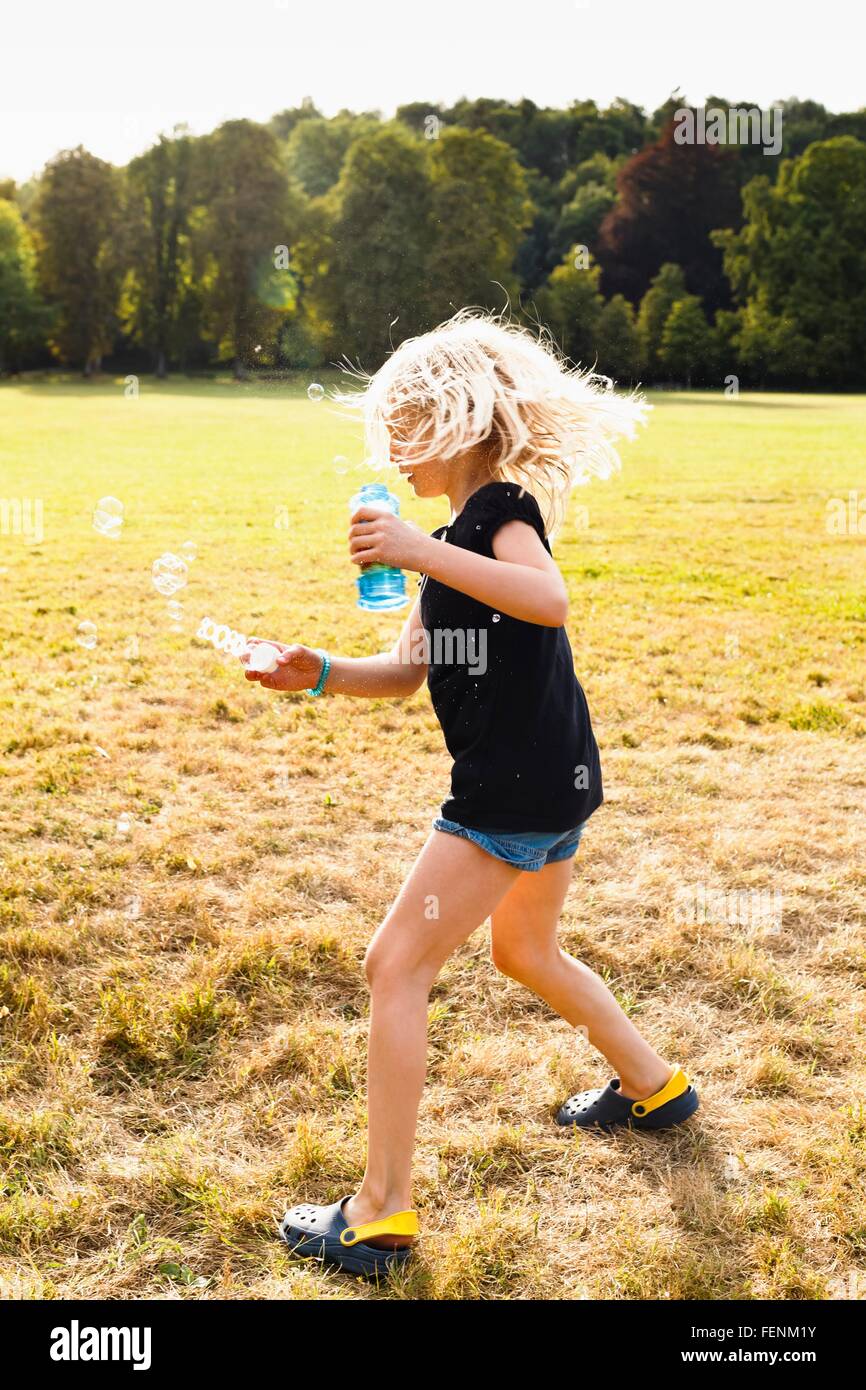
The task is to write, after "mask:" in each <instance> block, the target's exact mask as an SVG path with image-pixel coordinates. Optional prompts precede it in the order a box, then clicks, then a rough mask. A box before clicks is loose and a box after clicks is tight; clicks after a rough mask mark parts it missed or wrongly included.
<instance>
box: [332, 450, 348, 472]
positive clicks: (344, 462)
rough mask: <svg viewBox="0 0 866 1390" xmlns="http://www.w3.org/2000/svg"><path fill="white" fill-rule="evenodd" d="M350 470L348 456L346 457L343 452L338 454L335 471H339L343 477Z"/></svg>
mask: <svg viewBox="0 0 866 1390" xmlns="http://www.w3.org/2000/svg"><path fill="white" fill-rule="evenodd" d="M348 471H349V460H348V459H347V458H344V457H343V455H342V454H337V456H336V458H335V459H334V472H335V473H338V474H339V475H340V477H342V476H343V474H344V473H348Z"/></svg>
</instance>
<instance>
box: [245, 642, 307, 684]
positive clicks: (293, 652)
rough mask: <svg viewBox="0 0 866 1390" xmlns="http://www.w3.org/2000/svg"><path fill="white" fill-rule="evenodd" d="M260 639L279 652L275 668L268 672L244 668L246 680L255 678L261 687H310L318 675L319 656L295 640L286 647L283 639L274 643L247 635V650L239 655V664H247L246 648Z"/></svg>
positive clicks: (247, 654) (247, 652) (247, 653)
mask: <svg viewBox="0 0 866 1390" xmlns="http://www.w3.org/2000/svg"><path fill="white" fill-rule="evenodd" d="M264 640H267V641H268V642H269V643H270V645H271V646H272V647H276V648H277V650H278V651H279V653H280V655H279V657H278V662H279V664H278V666H277V669H276V671H271V672H270V674H268V675H265V674H264V672H262V671H249V670H248V671H245V672H244V674H245V676H246V678H247V680H248V681H258V682H259V684H260V685H262V686H264V688H265V690H312V689H313V686H314V685H316V684H317V683H318V680H319V676H320V675H321V674H322V658H321V657H320V656H319V653H318V652H314V651H313V649H312V648H311V647H302V646H299V645H298V644H297V643H295V644H294V645H293V646H290V647H287V646H286V644H285V642H274V641H273V640H272V639H271V638H270V637H269V638H267V639H264V638H262V637H250V639H249V641H248V643H247V648H248V650H247V651H245V652H243V653H242V655H241V656H240V658H239V660H240V661H241V664H242V665H243V666H246V665H247V664H248V662H249V648H250V647H252V646H254V645H255V643H257V642H262V641H264Z"/></svg>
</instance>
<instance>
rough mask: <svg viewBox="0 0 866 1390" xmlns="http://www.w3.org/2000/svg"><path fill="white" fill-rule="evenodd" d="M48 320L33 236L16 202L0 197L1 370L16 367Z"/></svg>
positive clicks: (43, 332)
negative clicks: (40, 288) (39, 279)
mask: <svg viewBox="0 0 866 1390" xmlns="http://www.w3.org/2000/svg"><path fill="white" fill-rule="evenodd" d="M49 323H50V312H49V310H48V308H47V307H46V305H45V304H44V303H43V301H42V296H41V295H40V293H39V286H38V282H37V276H36V253H35V251H34V248H33V241H32V238H31V236H30V233H29V232H28V230H27V228H26V226H25V225H24V221H23V219H22V217H21V213H20V212H19V211H18V209H17V207H16V206H15V204H14V203H12V202H9V201H7V200H6V199H5V198H4V199H0V372H3V371H5V370H6V369H7V368H9V367H14V368H17V367H19V366H20V365H21V362H22V359H23V358H24V356H25V355H26V354H27V353H28V352H29V351H31V350H32V349H33V348H34V347H36V346H38V344H39V343H40V341H41V340H42V339H43V337H44V335H45V333H46V332H47V330H48V326H49Z"/></svg>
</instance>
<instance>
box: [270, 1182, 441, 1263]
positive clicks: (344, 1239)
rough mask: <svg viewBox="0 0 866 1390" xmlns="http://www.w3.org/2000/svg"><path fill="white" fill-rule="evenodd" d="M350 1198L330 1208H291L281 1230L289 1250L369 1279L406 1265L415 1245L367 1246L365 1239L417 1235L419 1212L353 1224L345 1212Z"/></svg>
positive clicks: (403, 1212) (404, 1212) (398, 1213)
mask: <svg viewBox="0 0 866 1390" xmlns="http://www.w3.org/2000/svg"><path fill="white" fill-rule="evenodd" d="M348 1200H349V1198H348V1197H343V1198H342V1199H341V1200H340V1201H339V1202H332V1203H331V1205H330V1206H329V1207H311V1206H307V1205H304V1206H300V1207H292V1208H291V1210H290V1211H287V1212H286V1214H285V1216H284V1217H283V1219H282V1221H281V1222H280V1224H279V1230H280V1235H281V1236H282V1238H283V1240H284V1241H285V1242H286V1245H287V1246H288V1247H289V1249H290V1250H291V1251H292V1252H293V1253H294V1254H295V1255H301V1256H303V1258H304V1259H308V1260H322V1261H323V1262H324V1263H326V1264H333V1265H338V1266H339V1267H340V1268H341V1269H345V1270H347V1271H348V1272H349V1273H350V1274H364V1275H366V1276H367V1277H368V1278H376V1277H377V1276H378V1275H379V1274H385V1273H387V1271H388V1270H390V1269H396V1268H399V1267H400V1266H401V1265H403V1264H405V1262H406V1260H408V1258H409V1255H410V1254H411V1251H412V1247H411V1245H402V1246H399V1247H397V1248H396V1249H383V1248H381V1247H380V1246H378V1245H367V1244H366V1243H365V1241H366V1239H368V1238H369V1237H370V1236H373V1237H374V1238H375V1237H376V1236H417V1234H418V1214H417V1212H414V1211H396V1212H394V1213H393V1214H392V1215H391V1216H385V1217H383V1218H382V1220H381V1221H367V1222H365V1223H364V1224H363V1225H361V1226H350V1225H349V1224H348V1222H347V1221H346V1218H345V1216H344V1215H343V1207H344V1206H345V1204H346V1202H348Z"/></svg>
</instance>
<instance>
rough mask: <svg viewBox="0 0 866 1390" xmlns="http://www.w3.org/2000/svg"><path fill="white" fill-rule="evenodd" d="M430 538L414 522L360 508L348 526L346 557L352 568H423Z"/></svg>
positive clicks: (382, 511)
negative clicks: (382, 566) (359, 566)
mask: <svg viewBox="0 0 866 1390" xmlns="http://www.w3.org/2000/svg"><path fill="white" fill-rule="evenodd" d="M429 544H430V537H429V536H428V535H427V533H426V532H425V531H422V530H421V527H420V526H416V525H415V523H414V522H409V521H401V520H400V518H399V517H398V516H394V514H393V512H389V511H384V510H382V509H380V508H379V507H359V508H358V510H357V511H356V512H354V513H353V514H352V524H351V526H350V527H349V555H350V557H351V560H352V563H353V564H354V565H393V567H394V568H395V569H398V570H417V571H421V570H423V569H424V557H425V555H426V553H427V546H428V545H429Z"/></svg>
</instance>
